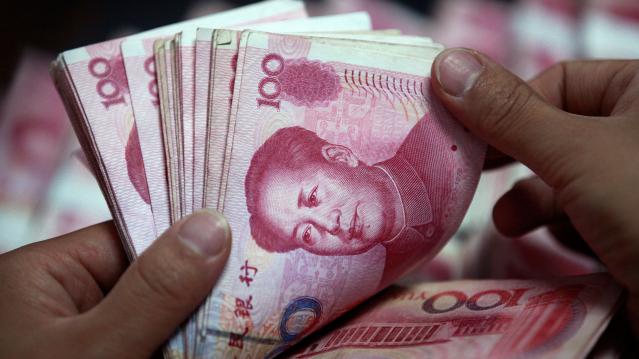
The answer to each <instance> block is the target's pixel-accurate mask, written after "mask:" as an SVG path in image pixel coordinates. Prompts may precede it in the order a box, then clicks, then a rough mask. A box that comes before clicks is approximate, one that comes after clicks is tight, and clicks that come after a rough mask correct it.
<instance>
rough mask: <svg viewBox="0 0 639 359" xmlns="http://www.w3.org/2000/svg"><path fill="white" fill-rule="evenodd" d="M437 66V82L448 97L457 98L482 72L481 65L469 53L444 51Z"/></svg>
mask: <svg viewBox="0 0 639 359" xmlns="http://www.w3.org/2000/svg"><path fill="white" fill-rule="evenodd" d="M442 56H443V57H442V59H440V60H439V62H438V65H437V69H436V71H437V74H436V76H437V81H439V83H440V84H441V86H442V88H443V89H444V91H446V92H447V93H448V94H449V95H452V96H455V97H459V96H461V95H463V94H464V92H466V91H467V90H468V89H470V88H472V87H473V85H474V84H475V81H476V80H477V77H479V74H480V73H481V71H482V70H483V66H482V64H481V63H480V62H479V60H477V57H475V55H473V54H472V53H471V52H470V51H467V50H462V49H453V50H448V51H445V52H444V53H443V54H442Z"/></svg>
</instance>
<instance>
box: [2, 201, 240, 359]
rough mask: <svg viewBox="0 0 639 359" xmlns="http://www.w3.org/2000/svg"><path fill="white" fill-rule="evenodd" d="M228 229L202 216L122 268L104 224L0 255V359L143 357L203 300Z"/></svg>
mask: <svg viewBox="0 0 639 359" xmlns="http://www.w3.org/2000/svg"><path fill="white" fill-rule="evenodd" d="M230 247H231V246H230V229H229V227H228V223H227V222H226V220H225V219H224V218H223V217H222V216H221V215H220V214H218V213H217V212H215V213H214V212H209V211H200V212H197V213H195V214H193V215H191V216H189V217H185V218H183V219H182V220H180V221H179V222H178V223H176V224H175V225H174V226H173V227H171V228H170V229H169V230H167V231H166V232H165V233H164V234H163V235H162V236H160V238H158V240H157V241H155V242H154V243H153V244H152V245H151V246H150V247H149V248H148V249H147V250H146V251H145V252H144V253H143V254H142V255H141V256H140V257H139V258H138V259H137V260H136V261H134V262H133V263H132V264H131V265H130V266H128V269H127V265H128V261H127V260H126V257H125V255H124V252H123V250H122V246H121V245H120V241H119V239H118V236H117V234H116V232H115V230H114V228H113V225H112V223H111V222H106V223H102V224H98V225H95V226H92V227H88V228H85V229H83V230H80V231H77V232H74V233H71V234H68V235H65V236H62V237H58V238H54V239H50V240H47V241H44V242H40V243H35V244H32V245H29V246H26V247H23V248H19V249H17V250H15V251H12V252H9V253H6V254H3V255H1V256H0V283H2V287H0V298H1V299H0V318H2V320H1V321H0V333H2V335H0V357H2V358H143V357H149V356H151V355H152V354H153V353H154V351H155V350H156V349H157V348H158V347H159V346H160V345H162V343H163V342H164V341H165V340H166V339H168V338H169V336H170V335H171V334H173V333H174V331H175V329H176V328H177V327H178V326H179V325H180V323H182V322H183V321H184V320H185V319H187V318H188V316H189V315H190V314H191V312H192V311H193V310H194V309H195V308H196V307H197V306H198V304H200V303H201V302H202V301H203V300H204V298H205V297H206V296H207V295H208V294H209V292H210V291H211V288H212V286H213V284H214V283H215V281H216V280H217V278H218V277H219V275H220V273H221V272H222V269H223V268H224V264H225V262H226V259H227V257H228V254H229V251H230Z"/></svg>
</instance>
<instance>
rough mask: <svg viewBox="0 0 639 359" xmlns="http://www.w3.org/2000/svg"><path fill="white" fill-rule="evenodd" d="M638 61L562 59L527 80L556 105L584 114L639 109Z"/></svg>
mask: <svg viewBox="0 0 639 359" xmlns="http://www.w3.org/2000/svg"><path fill="white" fill-rule="evenodd" d="M638 73H639V61H637V60H584V61H564V62H560V63H558V64H556V65H554V66H553V67H551V68H549V69H548V70H546V71H544V72H542V73H541V74H539V75H538V76H537V77H535V78H533V79H532V80H530V81H529V82H528V83H529V84H530V86H532V87H533V88H534V89H535V90H536V91H537V92H538V93H539V94H540V95H541V96H543V97H544V98H545V99H546V100H547V101H548V102H550V103H551V104H553V105H554V106H555V107H557V108H560V109H562V110H564V111H566V112H570V113H574V114H577V115H583V116H610V115H614V114H616V113H619V112H622V111H625V110H628V109H631V108H639V96H637V94H639V77H638V76H637V74H638Z"/></svg>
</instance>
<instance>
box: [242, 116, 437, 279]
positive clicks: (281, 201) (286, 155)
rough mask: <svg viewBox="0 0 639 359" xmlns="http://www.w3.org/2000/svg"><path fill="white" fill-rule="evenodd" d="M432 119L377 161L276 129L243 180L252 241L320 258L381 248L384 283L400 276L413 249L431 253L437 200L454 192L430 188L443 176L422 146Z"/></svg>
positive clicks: (303, 132)
mask: <svg viewBox="0 0 639 359" xmlns="http://www.w3.org/2000/svg"><path fill="white" fill-rule="evenodd" d="M428 117H429V116H424V117H423V118H422V119H421V120H420V121H418V123H417V124H416V125H415V126H414V127H413V129H412V130H411V131H410V133H409V134H408V136H407V137H406V138H405V139H404V142H403V144H402V145H401V146H400V148H399V149H398V150H397V153H396V154H395V155H394V156H393V157H391V158H388V159H386V160H384V161H381V162H378V163H375V164H367V163H364V162H363V161H361V160H360V159H359V158H358V157H357V155H356V154H355V153H354V152H353V151H352V150H351V149H350V148H349V147H347V146H342V145H337V144H332V143H330V142H328V141H326V140H324V139H322V138H320V137H319V136H318V135H317V134H316V133H315V132H313V131H310V130H308V129H305V128H303V127H299V126H295V127H286V128H282V129H279V130H278V131H276V132H275V133H274V134H273V135H272V136H271V137H270V138H268V139H267V140H266V141H265V142H264V143H263V144H262V146H261V147H260V148H259V149H258V150H257V151H256V152H255V154H254V155H253V158H252V161H251V165H250V167H249V170H248V172H247V175H246V179H245V187H246V189H245V193H246V201H247V208H248V211H249V213H250V221H249V222H250V229H251V234H252V237H253V239H254V240H255V241H256V243H257V244H258V245H259V246H260V247H262V248H263V249H264V250H266V251H268V252H288V251H291V250H294V249H303V250H305V251H307V252H310V253H312V254H316V255H320V256H348V255H357V254H361V253H364V252H366V251H368V250H370V249H372V248H373V247H375V246H383V247H384V248H385V251H386V256H385V264H384V275H383V278H382V280H381V282H382V283H385V282H386V281H387V280H388V279H390V278H391V277H396V274H398V273H400V272H401V271H403V270H405V269H406V268H405V267H404V266H403V265H402V262H406V258H408V257H410V256H411V253H414V252H415V250H414V249H415V248H420V249H422V250H424V251H428V250H429V249H430V248H432V247H433V246H434V245H435V244H437V243H438V242H439V237H440V236H441V230H440V227H441V225H440V223H439V222H440V220H441V218H442V216H441V215H440V213H436V212H435V211H434V208H437V209H439V208H441V205H437V206H433V205H432V204H431V203H432V199H437V200H438V201H440V202H441V201H444V202H445V201H446V199H447V198H448V194H446V193H435V192H442V189H444V192H446V191H445V189H446V188H447V187H446V186H432V187H431V188H429V184H432V183H433V180H435V181H439V182H441V179H439V178H436V177H438V176H441V175H440V174H439V173H438V172H437V171H433V170H432V166H433V164H434V163H433V162H436V160H434V159H429V158H427V157H426V156H424V155H423V154H422V153H423V152H421V151H420V150H419V149H420V148H421V146H423V143H424V142H426V141H428V127H427V126H426V124H427V121H428V120H429V119H428ZM448 188H449V186H448Z"/></svg>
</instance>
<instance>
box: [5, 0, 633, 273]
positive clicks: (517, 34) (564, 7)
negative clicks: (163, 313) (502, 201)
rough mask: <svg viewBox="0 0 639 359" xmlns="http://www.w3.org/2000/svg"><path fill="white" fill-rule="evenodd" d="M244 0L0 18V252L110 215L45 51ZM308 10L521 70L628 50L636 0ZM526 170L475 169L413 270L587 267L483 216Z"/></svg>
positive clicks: (316, 5) (386, 4)
mask: <svg viewBox="0 0 639 359" xmlns="http://www.w3.org/2000/svg"><path fill="white" fill-rule="evenodd" d="M250 2H251V1H228V0H227V1H182V2H179V1H170V2H168V1H167V2H164V1H151V0H138V1H124V0H109V1H104V0H98V1H90V2H89V1H78V0H67V1H55V2H54V1H37V0H36V1H29V2H27V3H20V2H12V3H11V4H9V5H8V6H9V9H8V10H5V11H3V12H2V13H1V14H0V17H2V19H1V21H0V26H2V28H3V29H2V31H3V34H4V36H3V37H2V40H3V51H2V55H1V56H0V101H1V102H0V253H2V252H6V251H9V250H12V249H14V248H17V247H19V246H22V245H25V244H28V243H31V242H34V241H38V240H42V239H46V238H50V237H53V236H57V235H60V234H64V233H67V232H69V231H73V230H75V229H78V228H81V227H85V226H87V225H91V224H94V223H97V222H101V221H105V220H107V219H109V218H110V213H109V211H108V208H107V206H106V203H105V201H104V198H103V196H102V194H101V192H100V190H99V188H98V186H97V183H96V181H95V179H94V178H93V176H92V174H91V173H90V171H89V170H87V167H86V166H85V165H84V163H83V160H82V159H83V156H82V155H81V151H80V150H79V145H78V143H77V140H76V138H75V135H74V134H73V131H72V130H71V128H70V125H69V121H68V119H67V116H66V113H65V111H64V108H63V106H62V103H61V101H60V98H59V96H58V94H57V92H56V91H55V89H54V87H53V84H52V82H51V80H50V78H49V74H48V66H49V63H50V62H51V60H53V58H54V56H55V54H57V53H59V52H61V51H63V50H66V49H70V48H74V47H78V46H83V45H86V44H90V43H95V42H100V41H103V40H106V39H109V38H113V37H119V36H124V35H127V34H132V33H135V32H139V31H142V30H146V29H150V28H153V27H157V26H161V25H164V24H168V23H172V22H177V21H180V20H183V19H188V18H192V17H197V16H202V15H205V14H208V13H211V12H217V11H222V10H225V9H228V8H232V7H236V6H239V5H244V4H247V3H250ZM307 7H308V9H309V13H310V14H311V15H313V16H315V15H324V14H336V13H342V12H350V11H358V10H366V11H368V12H369V13H370V15H371V17H372V20H373V25H374V27H375V28H376V29H399V30H401V31H402V32H403V33H406V34H414V35H425V36H430V37H432V38H433V39H435V41H437V42H440V43H443V44H445V45H446V46H465V47H471V48H475V49H478V50H480V51H482V52H485V53H486V54H488V55H490V56H491V57H492V58H494V59H495V60H496V61H498V62H500V63H501V64H503V65H504V66H506V67H508V68H509V69H511V70H512V71H514V72H515V73H517V74H518V75H520V76H522V77H524V78H531V77H532V76H534V75H535V74H536V73H538V72H540V71H542V70H543V69H545V68H547V67H548V66H550V65H552V64H553V63H555V62H558V61H561V60H566V59H576V58H638V57H639V46H637V44H639V1H637V0H632V1H628V0H609V1H607V0H600V1H599V0H591V1H577V0H520V1H497V0H492V1H489V0H482V1H479V0H477V1H474V0H448V1H443V0H441V1H434V0H432V1H425V0H422V1H416V0H396V1H390V0H386V1H385V0H350V1H345V0H323V1H320V0H316V1H308V2H307ZM528 175H530V173H529V171H528V170H527V169H526V168H524V167H522V166H517V165H514V166H512V165H511V166H509V167H507V168H504V169H500V170H494V171H491V172H488V173H487V174H486V175H484V176H483V177H482V179H481V182H480V187H479V189H478V191H477V194H476V195H475V198H474V200H473V203H472V206H471V209H470V211H469V214H468V215H467V217H466V219H465V220H464V223H463V225H462V227H461V228H460V230H459V232H458V233H457V235H456V236H455V237H454V239H453V240H451V241H450V242H449V244H448V245H447V246H446V247H445V248H444V250H443V251H442V252H441V254H440V255H439V256H438V257H437V258H436V259H435V260H433V261H432V262H431V263H430V264H428V265H427V266H425V267H424V268H422V269H420V272H419V276H420V278H422V279H423V278H429V279H437V280H446V279H451V278H459V277H469V276H473V277H489V276H490V277H493V278H497V277H502V278H506V277H543V276H548V275H559V274H565V275H567V274H579V273H586V272H591V271H594V270H597V269H599V268H600V266H599V265H598V263H596V262H595V261H594V260H592V259H591V258H590V257H588V256H585V255H582V254H580V253H578V252H575V251H572V250H569V249H566V248H564V247H562V246H561V245H559V244H557V243H556V242H554V241H552V240H551V239H550V233H549V232H548V231H547V230H543V229H542V230H539V231H537V232H534V233H532V234H531V235H528V236H525V237H524V238H520V239H519V240H517V241H512V240H507V239H504V238H502V237H500V236H499V235H498V234H497V233H496V232H495V230H494V228H493V227H492V224H491V211H492V206H493V204H494V203H495V201H496V200H497V199H498V198H499V197H500V196H501V194H503V193H504V192H505V191H506V190H507V189H509V188H510V186H511V185H512V184H513V182H514V181H515V180H517V179H518V178H521V177H523V176H528Z"/></svg>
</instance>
